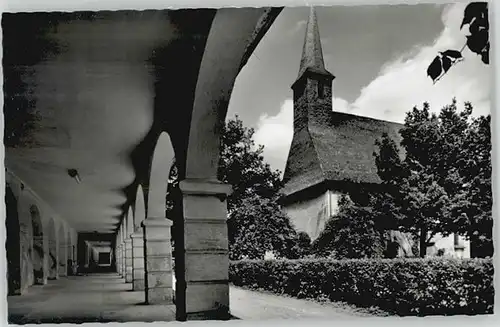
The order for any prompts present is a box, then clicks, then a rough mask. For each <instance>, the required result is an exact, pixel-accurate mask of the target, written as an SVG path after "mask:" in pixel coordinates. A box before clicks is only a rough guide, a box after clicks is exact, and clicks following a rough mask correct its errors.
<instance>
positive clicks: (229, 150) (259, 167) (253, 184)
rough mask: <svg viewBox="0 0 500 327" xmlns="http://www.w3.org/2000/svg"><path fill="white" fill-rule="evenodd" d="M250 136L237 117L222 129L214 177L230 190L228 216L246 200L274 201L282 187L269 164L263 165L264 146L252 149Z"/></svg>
mask: <svg viewBox="0 0 500 327" xmlns="http://www.w3.org/2000/svg"><path fill="white" fill-rule="evenodd" d="M254 133H255V131H254V129H253V128H247V127H245V126H243V122H242V121H241V120H240V119H239V118H238V116H236V118H235V119H234V120H229V121H228V122H227V123H226V124H225V125H224V126H223V128H222V133H221V156H220V161H219V170H218V176H217V177H218V179H219V180H220V181H222V182H225V183H229V184H231V185H232V187H233V192H232V194H231V195H230V196H229V198H228V209H229V212H230V213H231V212H232V211H233V210H234V209H235V208H237V207H239V205H240V204H241V201H242V200H243V199H245V198H246V197H248V196H252V195H258V196H261V197H263V198H268V199H271V198H276V196H277V194H278V191H279V189H280V188H281V186H282V184H281V178H280V172H279V171H277V170H276V171H272V170H271V167H270V166H269V164H267V163H265V162H264V157H263V155H262V153H263V151H264V146H262V145H260V146H258V147H256V146H255V143H254V140H253V139H252V137H253V134H254Z"/></svg>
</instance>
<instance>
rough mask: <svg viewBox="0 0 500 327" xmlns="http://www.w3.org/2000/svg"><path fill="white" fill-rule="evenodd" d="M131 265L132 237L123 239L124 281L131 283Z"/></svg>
mask: <svg viewBox="0 0 500 327" xmlns="http://www.w3.org/2000/svg"><path fill="white" fill-rule="evenodd" d="M132 273H133V266H132V239H131V238H127V239H126V240H125V283H132V280H133V275H132Z"/></svg>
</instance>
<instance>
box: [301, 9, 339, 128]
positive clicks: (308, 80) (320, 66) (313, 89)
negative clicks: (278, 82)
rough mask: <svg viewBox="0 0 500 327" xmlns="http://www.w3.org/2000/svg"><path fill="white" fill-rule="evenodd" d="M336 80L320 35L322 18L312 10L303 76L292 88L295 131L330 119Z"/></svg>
mask: <svg viewBox="0 0 500 327" xmlns="http://www.w3.org/2000/svg"><path fill="white" fill-rule="evenodd" d="M334 79H335V76H333V75H332V74H331V73H330V72H329V71H327V70H326V68H325V63H324V61H323V50H322V47H321V39H320V36H319V27H318V18H317V16H316V11H315V10H314V7H311V10H310V13H309V20H308V22H307V27H306V35H305V38H304V47H303V49H302V58H301V60H300V68H299V75H298V77H297V80H296V81H295V83H293V85H292V90H293V101H294V131H295V132H297V131H298V130H300V129H302V128H304V127H307V125H308V124H314V123H316V122H318V120H319V122H321V120H324V119H329V117H330V112H331V111H332V82H333V80H334Z"/></svg>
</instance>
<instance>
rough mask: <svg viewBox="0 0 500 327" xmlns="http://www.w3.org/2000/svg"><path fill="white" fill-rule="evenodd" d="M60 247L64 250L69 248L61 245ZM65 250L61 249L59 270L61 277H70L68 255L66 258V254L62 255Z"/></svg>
mask: <svg viewBox="0 0 500 327" xmlns="http://www.w3.org/2000/svg"><path fill="white" fill-rule="evenodd" d="M60 247H62V248H63V249H64V248H67V246H66V245H64V244H62V245H60ZM63 249H61V248H59V257H58V262H59V264H58V270H59V273H58V275H59V277H66V276H68V262H67V260H68V256H67V255H66V256H65V255H64V253H62V252H64V251H61V250H63Z"/></svg>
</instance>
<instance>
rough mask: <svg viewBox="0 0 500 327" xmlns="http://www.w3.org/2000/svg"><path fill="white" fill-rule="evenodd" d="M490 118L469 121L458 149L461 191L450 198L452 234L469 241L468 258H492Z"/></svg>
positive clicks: (482, 117)
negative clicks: (453, 229)
mask: <svg viewBox="0 0 500 327" xmlns="http://www.w3.org/2000/svg"><path fill="white" fill-rule="evenodd" d="M490 125H491V117H490V116H486V117H485V116H481V117H478V118H475V119H473V120H472V122H471V124H470V128H469V129H468V131H467V133H466V135H465V137H464V140H463V142H462V148H463V151H464V152H465V153H467V154H468V156H467V157H466V158H464V159H463V160H462V169H461V171H460V174H461V176H463V181H464V184H463V191H462V192H460V193H457V195H456V196H455V198H454V206H453V208H452V212H453V213H454V216H455V217H456V218H455V226H456V231H457V232H458V233H463V234H464V235H466V236H468V238H469V239H470V240H471V256H474V257H491V256H492V255H493V235H492V234H493V216H492V204H493V201H492V199H493V195H492V188H491V173H492V167H491V129H490Z"/></svg>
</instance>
